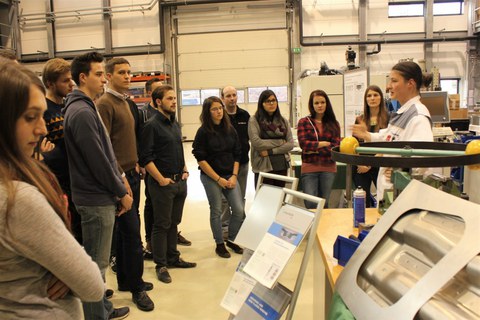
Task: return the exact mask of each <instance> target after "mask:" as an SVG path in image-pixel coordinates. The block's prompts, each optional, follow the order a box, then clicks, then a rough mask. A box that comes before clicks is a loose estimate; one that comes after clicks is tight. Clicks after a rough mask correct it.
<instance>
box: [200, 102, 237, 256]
mask: <svg viewBox="0 0 480 320" xmlns="http://www.w3.org/2000/svg"><path fill="white" fill-rule="evenodd" d="M200 120H201V122H202V126H201V127H200V128H199V129H198V131H197V134H196V135H195V140H194V141H193V151H192V152H193V155H194V156H195V158H196V159H197V161H198V165H199V167H200V170H201V175H200V180H201V181H202V184H203V186H204V188H205V192H206V194H207V198H208V203H209V205H210V228H211V229H212V233H213V238H214V239H215V243H216V244H217V247H216V248H215V252H216V253H217V254H218V255H219V256H220V257H222V258H230V253H229V252H228V251H227V248H225V243H224V241H223V232H222V221H221V214H222V195H223V196H224V197H225V198H226V199H227V201H228V205H229V206H230V208H231V210H232V216H231V218H230V223H229V226H228V240H227V246H228V247H229V248H231V249H232V250H233V251H234V252H235V253H238V254H242V253H243V249H242V248H241V247H239V246H238V245H236V244H235V243H233V240H234V239H235V237H236V236H237V233H238V230H239V229H240V227H241V226H242V223H243V220H244V218H245V211H244V207H243V197H242V193H241V191H240V188H239V186H238V184H237V174H238V168H239V161H240V156H241V146H240V141H239V139H238V136H237V132H236V131H235V129H234V128H233V126H232V125H231V124H230V120H229V118H228V116H226V112H225V107H224V105H223V102H222V100H220V98H218V97H209V98H207V99H205V101H204V102H203V107H202V113H201V115H200Z"/></svg>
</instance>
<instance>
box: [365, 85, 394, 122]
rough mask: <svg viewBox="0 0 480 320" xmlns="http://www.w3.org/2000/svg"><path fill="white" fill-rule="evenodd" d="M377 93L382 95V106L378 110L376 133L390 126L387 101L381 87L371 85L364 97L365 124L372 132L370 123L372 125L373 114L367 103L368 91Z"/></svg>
mask: <svg viewBox="0 0 480 320" xmlns="http://www.w3.org/2000/svg"><path fill="white" fill-rule="evenodd" d="M370 90H371V91H375V92H377V93H378V94H379V95H380V105H379V109H378V115H377V124H376V125H375V132H378V130H380V129H384V128H386V127H387V126H388V118H389V117H388V112H387V107H386V106H385V99H384V98H383V92H382V89H380V87H379V86H376V85H371V86H369V87H368V88H367V90H365V94H364V95H363V116H362V118H363V119H362V120H363V122H365V124H366V126H367V128H368V129H369V130H370V123H371V119H370V118H371V116H372V115H371V112H370V107H369V106H368V103H367V94H368V91H370Z"/></svg>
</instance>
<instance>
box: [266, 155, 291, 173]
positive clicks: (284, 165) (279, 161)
mask: <svg viewBox="0 0 480 320" xmlns="http://www.w3.org/2000/svg"><path fill="white" fill-rule="evenodd" d="M268 158H269V159H270V163H271V164H272V170H273V171H284V170H287V169H288V168H290V164H289V163H288V161H287V159H286V158H285V155H284V154H283V153H282V154H272V155H269V156H268Z"/></svg>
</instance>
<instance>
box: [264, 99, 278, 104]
mask: <svg viewBox="0 0 480 320" xmlns="http://www.w3.org/2000/svg"><path fill="white" fill-rule="evenodd" d="M263 103H266V104H275V103H277V100H265V101H263Z"/></svg>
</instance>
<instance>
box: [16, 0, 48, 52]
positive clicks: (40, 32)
mask: <svg viewBox="0 0 480 320" xmlns="http://www.w3.org/2000/svg"><path fill="white" fill-rule="evenodd" d="M19 9H20V12H21V13H22V14H25V15H27V14H35V13H44V12H45V2H44V1H38V0H25V1H23V0H22V1H20V3H19ZM20 33H21V34H20V36H21V39H22V40H21V43H22V53H23V54H30V53H38V51H42V52H48V36H47V24H46V22H45V21H42V20H39V21H28V22H22V21H20Z"/></svg>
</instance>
